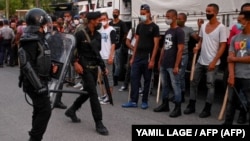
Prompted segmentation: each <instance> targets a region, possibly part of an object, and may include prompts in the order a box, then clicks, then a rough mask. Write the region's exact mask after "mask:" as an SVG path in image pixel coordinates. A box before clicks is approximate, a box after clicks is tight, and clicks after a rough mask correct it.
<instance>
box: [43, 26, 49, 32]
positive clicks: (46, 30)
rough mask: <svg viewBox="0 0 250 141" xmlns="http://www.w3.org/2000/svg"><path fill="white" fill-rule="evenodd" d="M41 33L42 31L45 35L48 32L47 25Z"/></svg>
mask: <svg viewBox="0 0 250 141" xmlns="http://www.w3.org/2000/svg"><path fill="white" fill-rule="evenodd" d="M43 31H44V33H47V32H48V26H47V25H45V26H44V27H43Z"/></svg>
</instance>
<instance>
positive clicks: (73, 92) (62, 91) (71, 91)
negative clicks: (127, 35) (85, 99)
mask: <svg viewBox="0 0 250 141" xmlns="http://www.w3.org/2000/svg"><path fill="white" fill-rule="evenodd" d="M49 93H72V94H88V92H87V91H76V90H49Z"/></svg>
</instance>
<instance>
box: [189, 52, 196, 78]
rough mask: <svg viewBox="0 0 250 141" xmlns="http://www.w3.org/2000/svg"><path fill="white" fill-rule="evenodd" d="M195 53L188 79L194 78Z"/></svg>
mask: <svg viewBox="0 0 250 141" xmlns="http://www.w3.org/2000/svg"><path fill="white" fill-rule="evenodd" d="M196 57H197V53H195V54H194V56H193V62H192V68H191V74H190V81H192V80H193V78H194V69H195V61H196Z"/></svg>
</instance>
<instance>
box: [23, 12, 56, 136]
mask: <svg viewBox="0 0 250 141" xmlns="http://www.w3.org/2000/svg"><path fill="white" fill-rule="evenodd" d="M34 14H35V15H34ZM45 16H46V13H45V12H44V11H43V10H41V9H38V8H36V9H32V10H30V12H29V13H28V14H27V15H26V21H27V24H28V26H27V28H26V30H25V31H24V34H23V35H22V37H21V39H20V48H19V51H18V57H19V60H20V70H21V74H20V83H19V86H20V87H21V86H22V87H23V91H24V92H25V93H27V94H28V96H29V97H30V98H31V100H32V106H33V115H32V128H31V130H30V131H29V135H30V140H29V141H41V140H42V138H43V135H44V133H45V131H46V128H47V125H48V122H49V119H50V117H51V109H52V108H51V104H50V98H49V93H48V81H49V80H50V71H51V58H50V49H49V47H48V45H47V43H46V41H45V38H44V35H45V34H44V33H41V32H39V29H40V28H41V27H42V25H44V24H45V23H46V22H45V21H44V20H45V19H46V18H45ZM37 17H39V18H41V20H40V19H39V18H38V19H36V18H37ZM36 20H38V23H36V22H35V21H36ZM40 22H44V23H43V24H42V25H40ZM36 24H37V25H36Z"/></svg>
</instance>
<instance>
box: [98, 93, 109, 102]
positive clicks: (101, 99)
mask: <svg viewBox="0 0 250 141" xmlns="http://www.w3.org/2000/svg"><path fill="white" fill-rule="evenodd" d="M107 96H108V95H107V94H105V95H103V96H99V97H98V99H99V101H103V100H104V99H105V98H106V97H107Z"/></svg>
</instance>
